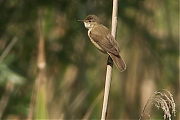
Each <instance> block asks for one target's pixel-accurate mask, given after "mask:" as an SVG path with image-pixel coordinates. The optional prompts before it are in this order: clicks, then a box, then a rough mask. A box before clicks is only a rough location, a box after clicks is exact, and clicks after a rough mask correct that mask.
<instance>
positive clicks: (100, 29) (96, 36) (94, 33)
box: [89, 25, 120, 55]
mask: <svg viewBox="0 0 180 120" xmlns="http://www.w3.org/2000/svg"><path fill="white" fill-rule="evenodd" d="M104 35H106V36H104ZM89 37H91V38H92V39H93V40H94V42H96V43H97V44H98V45H99V46H100V47H101V48H102V49H103V50H104V51H106V52H109V53H112V54H114V55H119V52H120V50H119V47H118V43H117V41H116V40H115V39H114V37H113V36H112V35H111V33H110V31H109V30H108V28H106V27H105V26H104V25H99V26H97V27H95V28H93V29H92V30H91V31H90V33H89Z"/></svg>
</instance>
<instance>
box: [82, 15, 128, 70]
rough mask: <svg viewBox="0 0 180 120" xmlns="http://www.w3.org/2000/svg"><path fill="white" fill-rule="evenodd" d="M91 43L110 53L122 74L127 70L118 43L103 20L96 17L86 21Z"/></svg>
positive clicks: (88, 18)
mask: <svg viewBox="0 0 180 120" xmlns="http://www.w3.org/2000/svg"><path fill="white" fill-rule="evenodd" d="M78 21H81V22H84V25H85V27H86V28H87V29H89V30H88V36H89V38H90V40H91V42H92V43H93V44H94V45H95V46H96V47H97V48H98V49H99V50H100V51H101V52H103V53H108V54H109V55H110V57H111V58H112V60H113V62H114V63H115V65H116V67H117V68H118V69H119V70H120V71H121V72H122V71H124V70H125V69H126V64H125V63H124V61H123V59H122V58H121V56H120V54H119V52H120V49H119V46H118V43H117V41H116V40H115V39H114V37H113V36H112V35H111V32H110V30H109V29H108V28H107V27H105V26H104V25H103V24H102V22H101V20H100V19H99V18H98V17H97V16H95V15H88V16H87V17H86V18H85V19H84V20H78Z"/></svg>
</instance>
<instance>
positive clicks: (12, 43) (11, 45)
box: [0, 37, 17, 62]
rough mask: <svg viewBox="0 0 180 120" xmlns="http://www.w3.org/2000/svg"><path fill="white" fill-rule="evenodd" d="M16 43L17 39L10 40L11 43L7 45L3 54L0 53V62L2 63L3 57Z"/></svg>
mask: <svg viewBox="0 0 180 120" xmlns="http://www.w3.org/2000/svg"><path fill="white" fill-rule="evenodd" d="M16 41H17V37H14V38H13V39H12V41H11V42H10V43H9V45H8V46H7V48H6V49H5V50H4V52H3V53H2V55H1V56H0V62H2V61H3V59H4V58H5V56H6V55H7V54H8V53H9V51H10V50H11V48H12V47H13V45H14V44H15V43H16Z"/></svg>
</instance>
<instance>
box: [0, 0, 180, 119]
mask: <svg viewBox="0 0 180 120" xmlns="http://www.w3.org/2000/svg"><path fill="white" fill-rule="evenodd" d="M111 13H112V0H98V1H97V0H38V1H36V0H0V119H42V118H43V119H100V117H101V110H102V102H103V92H104V84H105V74H106V61H107V58H108V56H107V55H105V54H102V53H101V52H99V51H98V50H97V49H96V48H95V47H94V46H93V44H92V43H91V42H90V40H89V38H88V36H87V29H86V28H85V27H84V24H83V23H80V22H78V21H77V20H79V19H84V18H85V17H86V16H87V15H89V14H95V15H97V16H98V17H99V18H101V20H102V21H103V24H104V25H106V26H107V27H108V28H109V29H111ZM178 17H179V1H178V0H120V1H119V3H118V30H117V41H118V43H119V46H120V49H121V55H122V57H123V58H124V61H125V62H126V64H127V70H126V71H124V72H122V73H120V72H119V71H118V69H117V68H116V67H115V66H114V68H113V76H112V84H111V90H110V96H109V97H110V98H109V109H108V116H107V118H108V119H138V118H139V117H140V115H141V111H142V109H143V107H144V106H145V103H146V101H147V100H148V98H149V97H150V96H151V95H152V94H153V92H155V91H156V90H158V89H166V90H169V91H171V93H172V94H173V97H174V100H175V103H176V110H177V115H176V117H173V119H178V118H179V119H180V113H179V105H180V104H179V101H180V100H179V97H180V91H179V67H180V66H179V64H178V63H179V49H178V47H179V18H178ZM8 46H9V47H8ZM147 114H150V115H151V119H163V112H162V110H158V109H157V108H155V107H154V106H153V105H149V106H148V111H147ZM143 118H145V119H149V117H148V115H147V116H146V115H145V116H144V117H143Z"/></svg>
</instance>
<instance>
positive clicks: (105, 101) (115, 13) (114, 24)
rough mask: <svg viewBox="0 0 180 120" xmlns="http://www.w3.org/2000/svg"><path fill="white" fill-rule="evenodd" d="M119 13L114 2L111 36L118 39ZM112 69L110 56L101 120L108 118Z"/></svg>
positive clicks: (114, 1)
mask: <svg viewBox="0 0 180 120" xmlns="http://www.w3.org/2000/svg"><path fill="white" fill-rule="evenodd" d="M117 11H118V0H113V11H112V30H111V34H112V35H113V37H114V38H116V29H117ZM112 67H113V61H112V59H111V57H110V56H109V57H108V61H107V71H106V81H105V91H104V101H103V108H102V114H101V120H105V119H106V117H107V109H108V100H109V90H110V86H111V78H112Z"/></svg>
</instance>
